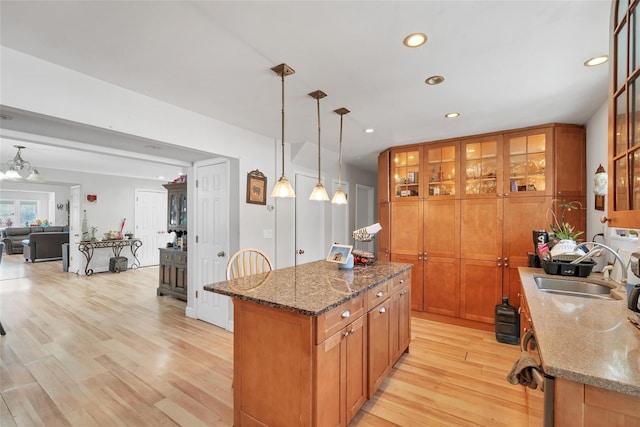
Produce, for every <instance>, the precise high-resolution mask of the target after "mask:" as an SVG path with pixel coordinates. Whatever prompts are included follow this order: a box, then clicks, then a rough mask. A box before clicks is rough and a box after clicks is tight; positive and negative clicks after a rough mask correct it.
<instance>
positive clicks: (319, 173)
mask: <svg viewBox="0 0 640 427" xmlns="http://www.w3.org/2000/svg"><path fill="white" fill-rule="evenodd" d="M316 101H317V103H318V182H320V175H321V172H320V171H321V169H320V97H318V98H317V99H316Z"/></svg>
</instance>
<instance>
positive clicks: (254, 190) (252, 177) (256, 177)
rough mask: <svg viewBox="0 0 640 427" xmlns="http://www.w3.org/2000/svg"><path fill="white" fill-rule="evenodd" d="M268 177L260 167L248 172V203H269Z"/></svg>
mask: <svg viewBox="0 0 640 427" xmlns="http://www.w3.org/2000/svg"><path fill="white" fill-rule="evenodd" d="M266 189H267V177H266V176H265V175H264V174H263V173H262V172H260V171H259V170H258V169H256V170H252V171H251V172H248V173H247V203H251V204H255V205H266V204H267V191H266Z"/></svg>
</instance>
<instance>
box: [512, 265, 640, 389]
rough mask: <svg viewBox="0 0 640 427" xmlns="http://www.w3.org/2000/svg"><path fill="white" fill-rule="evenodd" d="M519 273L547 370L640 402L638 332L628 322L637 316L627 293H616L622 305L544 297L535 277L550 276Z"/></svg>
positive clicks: (538, 272)
mask: <svg viewBox="0 0 640 427" xmlns="http://www.w3.org/2000/svg"><path fill="white" fill-rule="evenodd" d="M519 272H520V279H521V281H522V287H523V290H524V293H525V296H526V298H527V305H528V306H529V311H530V314H531V319H532V322H533V328H534V330H535V336H536V339H537V341H538V345H539V348H540V357H541V359H542V367H543V369H544V371H545V372H546V373H547V374H549V375H551V376H554V377H560V378H565V379H568V380H571V381H575V382H579V383H585V384H590V385H593V386H596V387H602V388H605V389H608V390H614V391H617V392H620V393H626V394H630V395H633V396H639V397H640V330H638V329H636V328H635V327H634V326H633V325H632V324H631V323H630V322H629V321H628V320H627V317H628V316H632V315H633V313H632V312H631V310H629V309H627V303H626V293H625V292H623V291H618V290H614V291H612V293H613V294H615V295H617V296H618V297H620V299H619V300H601V299H591V298H583V297H576V296H568V295H559V294H551V293H545V292H540V291H539V290H538V288H537V286H536V283H535V281H534V276H549V275H548V274H546V273H545V272H544V270H542V269H541V268H525V267H520V268H519ZM550 277H554V278H562V279H566V278H567V277H564V276H550ZM592 278H595V279H601V278H602V275H601V274H592V275H591V276H589V278H588V279H592ZM573 279H581V278H573ZM610 283H611V286H614V285H616V282H612V281H611V282H610Z"/></svg>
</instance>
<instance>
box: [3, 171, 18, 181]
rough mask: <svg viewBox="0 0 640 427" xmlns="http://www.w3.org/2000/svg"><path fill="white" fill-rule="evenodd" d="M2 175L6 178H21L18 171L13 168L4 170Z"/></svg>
mask: <svg viewBox="0 0 640 427" xmlns="http://www.w3.org/2000/svg"><path fill="white" fill-rule="evenodd" d="M4 177H5V178H7V179H20V178H22V177H21V176H20V174H19V173H18V171H15V170H13V169H11V170H8V171H6V172H5V173H4Z"/></svg>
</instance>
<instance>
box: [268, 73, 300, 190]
mask: <svg viewBox="0 0 640 427" xmlns="http://www.w3.org/2000/svg"><path fill="white" fill-rule="evenodd" d="M271 70H272V71H273V72H274V73H276V74H277V75H279V76H280V77H281V79H282V176H281V177H280V179H279V180H278V182H277V183H276V186H275V187H274V188H273V191H272V192H271V197H296V193H295V192H294V191H293V188H292V187H291V183H290V182H289V180H288V179H287V177H286V176H284V78H285V76H288V75H289V74H293V73H295V71H294V70H293V68H291V67H289V66H288V65H287V64H280V65H276V66H275V67H272V68H271Z"/></svg>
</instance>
